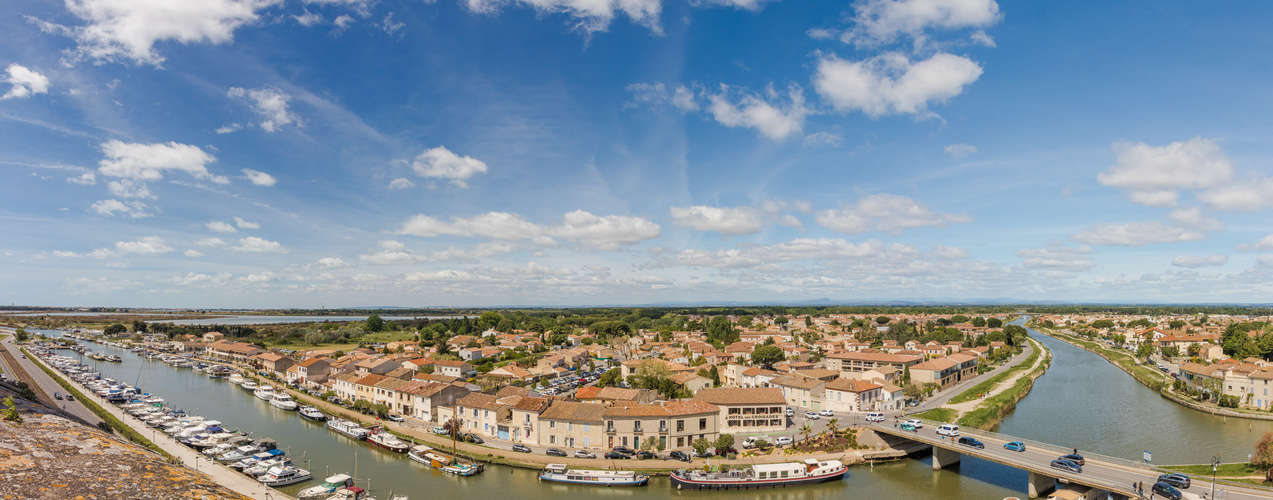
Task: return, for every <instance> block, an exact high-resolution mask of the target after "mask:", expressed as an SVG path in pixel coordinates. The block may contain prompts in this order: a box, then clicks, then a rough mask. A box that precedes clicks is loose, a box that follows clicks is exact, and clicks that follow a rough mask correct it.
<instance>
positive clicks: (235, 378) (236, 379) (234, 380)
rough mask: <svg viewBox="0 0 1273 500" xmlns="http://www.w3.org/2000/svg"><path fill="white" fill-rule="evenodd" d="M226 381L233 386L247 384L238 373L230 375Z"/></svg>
mask: <svg viewBox="0 0 1273 500" xmlns="http://www.w3.org/2000/svg"><path fill="white" fill-rule="evenodd" d="M226 380H229V381H230V383H231V384H234V385H242V384H243V383H244V382H247V379H245V378H243V375H242V374H238V373H236V374H234V375H230V378H228V379H226Z"/></svg>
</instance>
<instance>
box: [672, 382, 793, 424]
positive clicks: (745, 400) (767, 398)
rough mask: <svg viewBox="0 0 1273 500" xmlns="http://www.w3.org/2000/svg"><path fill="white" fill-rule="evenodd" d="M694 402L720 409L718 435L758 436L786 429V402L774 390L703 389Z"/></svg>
mask: <svg viewBox="0 0 1273 500" xmlns="http://www.w3.org/2000/svg"><path fill="white" fill-rule="evenodd" d="M694 401H697V402H701V403H707V404H711V405H715V406H717V407H719V408H720V412H719V417H718V419H719V422H718V425H719V428H720V432H724V433H729V434H735V435H737V434H759V433H768V432H777V431H781V430H784V429H786V427H787V416H786V408H785V407H786V405H787V400H786V398H785V397H783V395H782V390H781V389H778V388H777V387H752V388H718V389H703V390H701V391H698V394H695V395H694Z"/></svg>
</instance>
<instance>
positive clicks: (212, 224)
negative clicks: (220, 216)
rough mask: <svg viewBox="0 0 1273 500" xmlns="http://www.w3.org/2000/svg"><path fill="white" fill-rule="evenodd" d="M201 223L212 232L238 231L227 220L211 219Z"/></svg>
mask: <svg viewBox="0 0 1273 500" xmlns="http://www.w3.org/2000/svg"><path fill="white" fill-rule="evenodd" d="M203 225H204V226H206V227H207V228H208V230H210V231H212V232H215V233H237V232H239V231H238V230H237V229H235V228H234V226H232V225H230V223H229V222H221V221H219V220H213V221H208V222H204V223H203Z"/></svg>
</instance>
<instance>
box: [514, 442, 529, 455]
mask: <svg viewBox="0 0 1273 500" xmlns="http://www.w3.org/2000/svg"><path fill="white" fill-rule="evenodd" d="M513 451H516V452H521V453H530V448H527V447H526V445H524V444H515V445H513Z"/></svg>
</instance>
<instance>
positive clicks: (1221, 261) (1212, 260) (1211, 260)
mask: <svg viewBox="0 0 1273 500" xmlns="http://www.w3.org/2000/svg"><path fill="white" fill-rule="evenodd" d="M1228 262H1229V256H1228V255H1224V254H1220V253H1217V254H1212V255H1181V256H1179V257H1176V258H1175V259H1172V260H1171V265H1173V266H1176V267H1186V268H1189V269H1198V268H1200V267H1217V266H1223V265H1225V264H1227V263H1228Z"/></svg>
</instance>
